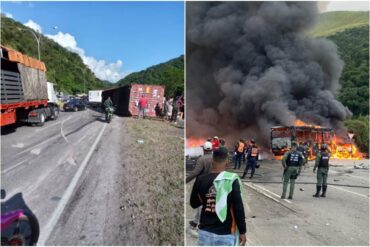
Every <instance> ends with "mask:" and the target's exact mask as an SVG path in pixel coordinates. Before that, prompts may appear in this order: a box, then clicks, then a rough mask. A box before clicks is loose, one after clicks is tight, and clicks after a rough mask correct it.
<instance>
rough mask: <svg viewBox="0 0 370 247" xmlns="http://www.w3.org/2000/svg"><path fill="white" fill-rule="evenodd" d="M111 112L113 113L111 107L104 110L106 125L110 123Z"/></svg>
mask: <svg viewBox="0 0 370 247" xmlns="http://www.w3.org/2000/svg"><path fill="white" fill-rule="evenodd" d="M113 112H114V107H113V106H109V107H107V108H105V121H107V123H110V121H112V118H113Z"/></svg>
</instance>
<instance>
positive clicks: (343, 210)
mask: <svg viewBox="0 0 370 247" xmlns="http://www.w3.org/2000/svg"><path fill="white" fill-rule="evenodd" d="M368 162H369V160H356V161H354V160H332V161H331V162H330V163H331V164H332V165H333V166H332V167H331V168H330V175H329V179H328V183H330V184H331V185H329V187H328V191H327V197H326V198H313V197H312V195H313V194H314V193H315V186H316V185H315V181H316V174H313V171H312V168H313V162H309V164H308V166H309V167H308V168H307V169H305V170H304V171H303V172H302V174H301V176H300V177H299V178H298V180H297V184H296V188H295V194H294V197H293V200H287V199H286V200H282V199H280V196H281V192H282V182H281V181H282V177H281V176H282V167H281V163H280V161H268V160H266V161H263V162H260V164H261V167H260V168H259V169H257V170H256V174H255V177H254V178H253V179H252V180H250V179H243V183H244V192H245V195H246V196H245V199H246V201H245V210H246V213H247V229H248V232H247V238H248V245H347V246H356V245H361V246H368V245H369V170H362V169H354V168H353V166H354V164H361V163H365V164H366V163H367V164H368ZM242 169H244V166H243V167H242ZM231 171H234V172H235V170H232V169H231ZM236 172H238V173H239V174H240V175H242V170H239V171H236ZM248 177H249V176H248ZM191 187H192V184H191V183H189V184H188V185H187V200H186V202H187V207H186V209H187V211H186V216H187V221H186V222H188V221H189V220H191V219H192V216H193V211H192V209H191V207H190V206H189V205H188V204H189V193H190V191H191ZM186 232H187V233H186V236H187V237H186V244H187V245H195V244H196V237H195V235H194V231H190V228H189V227H187V231H186Z"/></svg>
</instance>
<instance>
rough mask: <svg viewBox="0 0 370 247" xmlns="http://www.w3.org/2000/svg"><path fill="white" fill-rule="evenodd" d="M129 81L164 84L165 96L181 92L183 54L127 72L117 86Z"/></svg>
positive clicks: (182, 88)
mask: <svg viewBox="0 0 370 247" xmlns="http://www.w3.org/2000/svg"><path fill="white" fill-rule="evenodd" d="M131 83H143V84H154V85H164V86H165V87H166V88H165V94H166V96H171V95H180V94H183V92H184V56H183V55H181V56H180V57H178V58H175V59H171V60H169V61H167V62H165V63H161V64H158V65H154V66H152V67H149V68H147V69H145V70H142V71H140V72H135V73H132V74H129V75H128V76H126V77H125V78H123V79H122V80H119V81H118V82H117V84H118V85H119V86H123V85H128V84H131Z"/></svg>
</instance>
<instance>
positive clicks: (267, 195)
mask: <svg viewBox="0 0 370 247" xmlns="http://www.w3.org/2000/svg"><path fill="white" fill-rule="evenodd" d="M244 184H245V185H246V186H248V187H249V188H251V189H253V190H256V191H258V192H259V193H261V194H263V195H265V196H266V197H268V198H270V199H271V200H273V201H275V202H277V203H280V202H279V200H277V199H275V198H274V197H272V196H270V195H269V194H267V193H266V192H264V191H262V190H261V189H258V188H257V187H255V186H254V184H252V183H251V184H247V183H246V182H244Z"/></svg>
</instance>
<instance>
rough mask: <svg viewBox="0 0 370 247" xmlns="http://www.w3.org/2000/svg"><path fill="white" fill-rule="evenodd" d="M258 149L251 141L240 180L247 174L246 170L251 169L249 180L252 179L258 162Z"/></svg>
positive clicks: (254, 142) (253, 141)
mask: <svg viewBox="0 0 370 247" xmlns="http://www.w3.org/2000/svg"><path fill="white" fill-rule="evenodd" d="M258 153H259V152H258V147H257V145H256V141H255V140H254V139H252V140H251V141H250V147H249V148H248V151H247V166H246V167H245V170H244V173H243V176H242V178H244V177H245V176H246V175H247V174H248V170H249V169H251V170H252V171H251V176H250V177H249V178H250V179H252V178H253V175H254V172H255V171H256V165H257V160H258Z"/></svg>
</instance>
